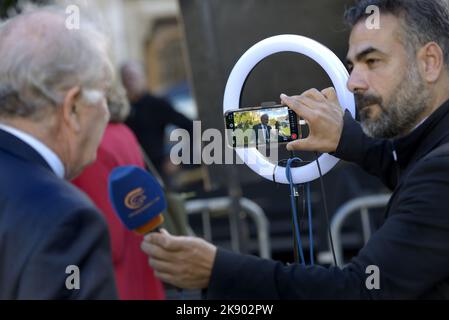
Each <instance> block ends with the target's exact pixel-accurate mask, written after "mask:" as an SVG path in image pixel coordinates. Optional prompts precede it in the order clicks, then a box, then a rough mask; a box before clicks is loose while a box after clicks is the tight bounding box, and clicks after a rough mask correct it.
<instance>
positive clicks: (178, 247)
mask: <svg viewBox="0 0 449 320" xmlns="http://www.w3.org/2000/svg"><path fill="white" fill-rule="evenodd" d="M109 197H110V200H111V202H112V205H113V207H114V210H115V212H116V213H117V215H118V217H119V218H120V220H121V221H122V222H123V224H124V225H125V226H126V227H127V228H128V229H129V230H133V231H135V232H137V233H139V234H146V236H145V240H144V241H143V242H142V245H141V248H142V250H143V251H144V252H145V253H146V254H148V255H149V256H150V258H149V264H150V265H151V266H152V267H153V269H154V271H155V275H156V276H157V277H158V278H159V279H161V280H162V281H164V282H166V283H169V284H172V285H174V286H176V287H178V288H185V289H202V288H206V287H207V286H208V285H209V279H210V275H211V272H212V266H213V263H214V260H215V254H216V251H217V249H216V247H215V246H214V245H212V244H210V243H208V242H206V241H204V240H202V239H200V238H194V237H177V236H172V235H170V234H169V233H168V232H167V231H166V230H164V229H162V230H161V232H153V233H151V231H153V230H155V229H156V228H157V227H159V226H160V225H161V224H162V223H163V221H164V219H163V216H162V212H163V211H165V210H166V208H167V203H166V201H165V197H164V192H163V190H162V187H161V186H160V184H159V183H158V182H157V180H156V179H155V178H154V177H153V176H152V175H150V174H149V173H148V172H146V171H144V170H143V169H141V168H139V167H135V166H122V167H118V168H116V169H114V170H113V171H112V172H111V174H110V176H109Z"/></svg>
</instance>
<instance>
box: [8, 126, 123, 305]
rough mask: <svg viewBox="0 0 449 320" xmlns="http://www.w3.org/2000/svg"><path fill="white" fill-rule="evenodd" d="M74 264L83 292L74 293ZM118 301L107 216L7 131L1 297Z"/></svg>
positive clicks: (33, 151) (76, 291)
mask: <svg viewBox="0 0 449 320" xmlns="http://www.w3.org/2000/svg"><path fill="white" fill-rule="evenodd" d="M70 265H75V266H77V267H78V268H79V275H80V289H79V290H77V289H73V290H68V289H67V287H66V280H67V278H69V276H71V275H73V274H74V273H73V271H70V270H68V273H66V268H67V267H68V266H70ZM68 283H69V284H70V283H73V282H72V281H70V278H69V281H68ZM112 298H117V294H116V289H115V281H114V274H113V270H112V259H111V253H110V248H109V237H108V231H107V227H106V223H105V221H104V220H103V218H102V216H101V214H100V213H99V212H98V210H97V209H96V208H95V206H94V205H93V204H92V202H91V201H90V200H89V199H88V198H87V196H85V195H84V194H83V193H81V192H80V191H79V190H78V189H77V188H76V187H74V186H73V185H71V184H70V183H68V182H67V181H64V180H62V179H60V178H58V177H57V176H56V175H55V174H54V172H53V171H52V170H51V169H50V167H49V165H48V164H47V162H46V161H45V160H44V159H43V158H42V157H41V156H40V155H39V153H37V152H36V151H35V150H34V149H33V148H31V147H30V146H29V145H27V144H26V143H24V142H22V141H21V140H19V139H18V138H16V137H14V136H13V135H11V134H9V133H7V132H5V131H3V130H0V299H1V300H3V299H112Z"/></svg>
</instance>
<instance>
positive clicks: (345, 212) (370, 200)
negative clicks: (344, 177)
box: [331, 194, 391, 267]
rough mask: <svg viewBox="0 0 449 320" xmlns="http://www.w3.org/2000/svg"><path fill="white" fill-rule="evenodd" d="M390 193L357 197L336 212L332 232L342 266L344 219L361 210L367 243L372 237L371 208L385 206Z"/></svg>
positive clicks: (337, 256) (338, 262)
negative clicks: (342, 229)
mask: <svg viewBox="0 0 449 320" xmlns="http://www.w3.org/2000/svg"><path fill="white" fill-rule="evenodd" d="M390 197H391V195H390V194H383V195H373V196H365V197H359V198H355V199H353V200H350V201H348V202H346V203H345V204H343V205H342V206H341V207H340V208H339V209H338V210H337V212H336V213H335V215H334V216H333V218H332V221H331V233H332V238H333V240H334V249H335V256H336V259H337V265H338V266H339V267H342V266H343V264H344V261H343V244H342V241H341V228H342V226H343V223H344V221H345V220H346V219H347V218H348V217H349V216H350V215H352V214H353V213H356V212H360V214H361V220H362V230H363V240H364V242H365V244H366V242H368V239H369V238H370V237H371V225H370V221H369V210H368V209H372V208H381V207H385V206H386V205H387V204H388V201H389V200H390Z"/></svg>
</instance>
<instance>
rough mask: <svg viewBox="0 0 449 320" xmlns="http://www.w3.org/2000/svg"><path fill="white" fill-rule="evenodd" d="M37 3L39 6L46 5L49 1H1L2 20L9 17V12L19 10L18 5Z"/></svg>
mask: <svg viewBox="0 0 449 320" xmlns="http://www.w3.org/2000/svg"><path fill="white" fill-rule="evenodd" d="M26 2H30V3H37V4H45V3H49V2H50V1H49V0H27V1H19V0H2V1H0V18H1V19H4V18H6V17H8V12H9V10H11V9H14V10H18V3H26Z"/></svg>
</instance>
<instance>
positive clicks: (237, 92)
mask: <svg viewBox="0 0 449 320" xmlns="http://www.w3.org/2000/svg"><path fill="white" fill-rule="evenodd" d="M279 52H296V53H300V54H303V55H305V56H308V57H309V58H311V59H313V60H314V61H315V62H317V63H318V64H319V65H320V66H321V67H322V68H323V69H324V70H325V71H326V73H327V75H328V76H329V77H330V79H331V80H332V83H333V85H334V87H335V90H336V92H337V96H338V101H339V102H340V105H341V106H342V108H343V109H348V110H349V111H350V112H351V114H352V116H353V117H354V116H355V103H354V96H353V94H352V93H351V92H350V91H349V90H348V89H347V88H346V82H347V80H348V77H349V75H348V72H347V70H346V68H345V66H344V65H343V63H342V62H341V61H340V59H338V57H337V56H336V55H335V54H334V53H333V52H332V51H331V50H329V49H328V48H326V47H325V46H323V45H322V44H320V43H319V42H317V41H315V40H312V39H310V38H306V37H303V36H298V35H279V36H274V37H271V38H267V39H265V40H262V41H260V42H259V43H257V44H255V45H254V46H252V47H251V48H250V49H248V51H246V52H245V53H244V54H243V56H242V57H241V58H240V59H239V61H237V63H236V65H235V66H234V68H233V69H232V72H231V74H230V75H229V78H228V82H227V84H226V89H225V93H224V99H223V112H226V111H228V110H233V109H235V108H236V107H237V106H239V105H240V97H241V93H242V89H243V86H244V83H245V80H246V78H247V77H248V75H249V74H250V72H251V71H252V70H253V69H254V68H255V66H256V65H257V64H258V63H259V62H260V61H262V60H263V59H265V58H266V57H268V56H270V55H272V54H275V53H279ZM236 153H237V155H238V156H239V157H240V159H242V160H243V161H244V162H245V163H246V165H248V166H249V167H250V168H251V169H252V170H253V171H254V172H256V173H257V174H259V175H260V176H262V177H264V178H265V179H268V180H271V181H273V178H274V181H276V182H278V183H284V184H288V180H287V175H286V170H285V167H280V166H277V165H276V164H273V163H271V162H270V161H268V159H267V158H265V157H264V156H263V155H262V154H261V153H260V152H259V151H258V150H257V149H255V148H249V149H248V148H238V149H236ZM318 161H319V162H320V166H321V170H322V173H323V175H324V174H326V173H327V172H329V171H330V170H331V169H332V168H333V167H334V166H335V165H336V164H337V162H338V159H337V158H335V157H333V156H331V155H329V154H327V153H325V154H322V155H321V156H320V157H319V159H318ZM291 172H292V177H293V182H294V183H296V184H300V183H306V182H309V181H312V180H315V179H317V178H319V172H318V167H317V164H316V163H315V161H314V162H312V163H309V164H307V165H304V166H302V167H299V168H292V171H291Z"/></svg>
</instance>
